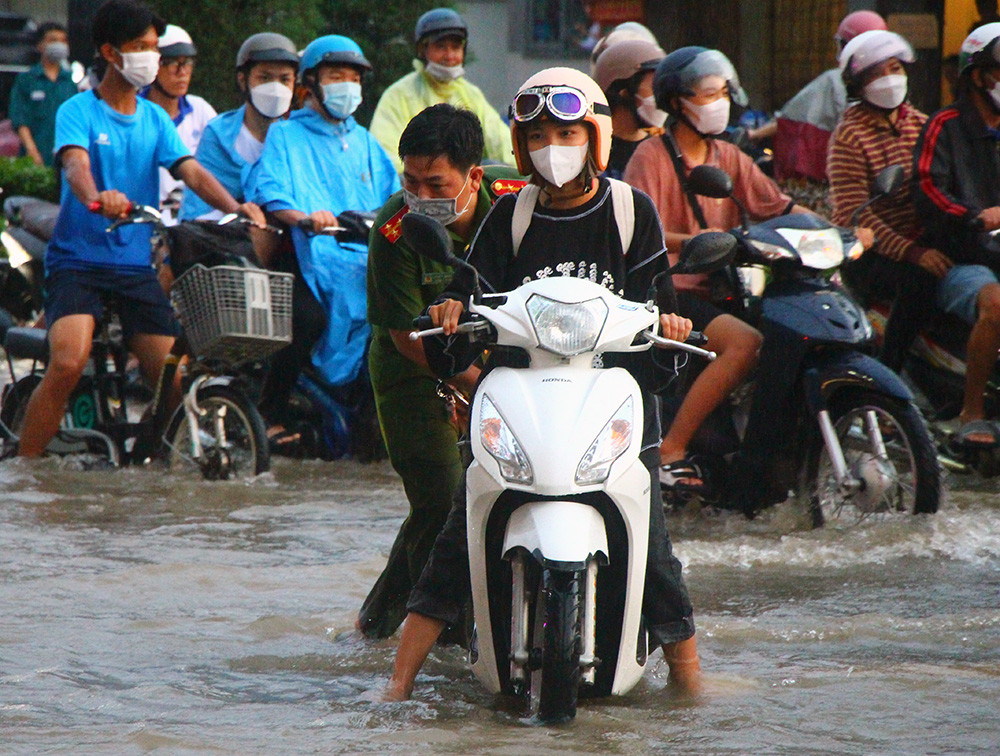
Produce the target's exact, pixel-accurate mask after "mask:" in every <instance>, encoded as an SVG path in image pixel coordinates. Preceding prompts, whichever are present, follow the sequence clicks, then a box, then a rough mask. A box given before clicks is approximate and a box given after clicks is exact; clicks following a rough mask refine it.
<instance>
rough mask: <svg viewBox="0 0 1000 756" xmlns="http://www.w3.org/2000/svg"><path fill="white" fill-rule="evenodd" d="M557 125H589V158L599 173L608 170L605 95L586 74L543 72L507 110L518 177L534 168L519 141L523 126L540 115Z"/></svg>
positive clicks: (523, 87)
mask: <svg viewBox="0 0 1000 756" xmlns="http://www.w3.org/2000/svg"><path fill="white" fill-rule="evenodd" d="M542 114H546V115H548V116H549V117H550V118H554V119H556V120H560V121H567V122H576V121H584V122H585V123H588V124H590V127H591V128H590V155H591V157H592V158H593V160H594V165H595V166H596V168H597V171H598V172H601V171H603V170H604V169H605V168H607V167H608V156H609V155H610V154H611V108H610V107H608V100H607V98H606V97H605V96H604V92H602V91H601V88H600V87H599V86H598V85H597V82H596V81H594V80H593V79H591V78H590V77H589V76H587V74H585V73H583V72H581V71H577V70H576V69H575V68H561V67H557V68H546V69H545V70H544V71H539V72H538V73H536V74H535V75H534V76H532V77H530V78H529V79H528V80H527V81H526V82H524V84H522V85H521V86H520V87H518V90H517V94H516V95H514V101H513V102H512V103H511V106H510V133H511V137H512V141H513V142H514V159H515V160H516V162H517V170H518V172H519V173H521V175H523V176H527V175H528V174H530V173H534V170H535V169H534V166H533V165H532V163H531V158H530V157H529V156H528V152H527V149H526V148H525V145H524V144H523V140H522V139H521V136H522V135H521V126H522V124H525V123H529V122H530V121H533V120H534V119H536V118H538V117H539V116H540V115H542Z"/></svg>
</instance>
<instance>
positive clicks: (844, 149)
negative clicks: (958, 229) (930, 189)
mask: <svg viewBox="0 0 1000 756" xmlns="http://www.w3.org/2000/svg"><path fill="white" fill-rule="evenodd" d="M926 120H927V116H926V115H924V114H923V113H921V112H920V111H919V110H917V109H916V108H914V107H912V106H911V105H909V104H908V103H903V104H902V105H900V106H899V110H898V115H897V118H896V122H895V123H892V122H891V121H890V120H889V119H888V118H886V116H885V115H884V113H883V112H882V111H879V110H876V109H875V108H872V107H869V106H868V105H866V104H864V103H859V104H857V105H854V106H853V107H851V108H848V109H847V111H845V112H844V115H843V116H842V117H841V119H840V123H838V124H837V128H836V129H834V132H833V136H832V137H831V139H830V149H829V154H828V157H827V175H828V177H829V179H830V202H831V204H832V205H833V218H832V220H833V222H834V223H836V224H837V225H840V226H847V225H850V223H851V215H852V214H853V213H854V211H855V210H857V209H858V208H859V207H860V206H861V205H862V204H864V203H865V202H866V201H867V200H868V198H869V196H870V194H871V190H872V186H873V185H874V182H875V177H876V176H877V175H878V174H879V172H881V171H882V170H883V169H885V168H888V167H889V166H892V165H901V166H903V168H904V169H905V171H906V178H907V181H906V182H904V184H903V186H902V187H901V188H900V189H899V191H897V192H896V193H895V194H894V195H892V196H891V197H886V198H885V199H881V200H879V201H878V202H876V203H875V204H873V205H872V206H870V207H869V208H867V209H866V210H864V211H863V212H862V213H861V216H860V218H859V220H858V225H861V226H867V227H868V228H870V229H872V230H873V231H874V232H875V236H876V237H877V238H878V246H877V247H876V249H877V251H878V252H879V253H880V254H882V255H885V256H886V257H888V258H890V259H892V260H897V261H902V260H905V261H906V262H911V263H914V264H916V262H917V261H918V260H919V259H920V256H921V255H922V254H923V253H924V252H925V251H926V248H925V247H922V246H920V245H919V244H917V239H918V238H919V237H920V235H921V233H922V229H921V227H920V222H919V220H918V219H917V212H916V210H915V208H914V206H913V198H912V195H911V192H910V181H909V179H910V176H911V170H912V165H913V149H914V147H915V146H916V144H917V139H918V138H919V136H920V130H921V128H922V127H923V125H924V122H925V121H926Z"/></svg>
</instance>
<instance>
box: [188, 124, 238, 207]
mask: <svg viewBox="0 0 1000 756" xmlns="http://www.w3.org/2000/svg"><path fill="white" fill-rule="evenodd" d="M245 112H246V105H243V106H241V107H239V108H236V110H229V111H227V112H225V113H222V114H221V115H217V116H216V117H215V118H213V119H212V120H211V121H209V122H208V126H206V127H205V132H204V133H203V134H202V135H201V141H200V142H198V149H197V150H196V151H195V153H194V156H195V158H197V160H198V162H199V163H201V165H202V166H203V167H204V168H205V169H206V170H207V171H208V172H209V173H211V174H212V175H213V176H215V178H217V179H218V180H219V183H220V184H222V185H223V186H224V187H226V191H227V192H229V193H230V194H231V195H233V197H235V198H236V201H237V202H242V201H243V172H244V170H245V169H246V167H247V162H246V161H245V160H244V159H243V158H242V157H241V156H240V153H239V152H237V151H236V138H237V137H238V136H239V135H240V130H241V129H242V128H243V116H244V113H245ZM214 209H215V208H213V207H212V206H211V205H209V204H208V203H207V202H205V200H203V199H202V198H201V197H199V196H198V195H197V194H195V193H194V192H193V191H191V189H190V188H185V189H184V200H183V201H182V202H181V212H180V216H179V217H180V219H181V220H194V219H196V218H200V217H201V216H203V215H206V214H207V213H210V212H212V210H214Z"/></svg>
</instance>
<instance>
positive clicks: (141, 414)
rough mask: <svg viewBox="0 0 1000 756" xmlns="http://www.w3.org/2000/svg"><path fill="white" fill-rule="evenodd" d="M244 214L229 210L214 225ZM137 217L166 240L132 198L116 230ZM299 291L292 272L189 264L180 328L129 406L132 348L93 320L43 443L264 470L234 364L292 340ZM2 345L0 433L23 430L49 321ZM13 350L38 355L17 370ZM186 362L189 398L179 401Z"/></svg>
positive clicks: (204, 469) (181, 285)
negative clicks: (63, 406)
mask: <svg viewBox="0 0 1000 756" xmlns="http://www.w3.org/2000/svg"><path fill="white" fill-rule="evenodd" d="M245 222H247V221H246V220H245V219H240V218H238V217H237V216H235V215H233V216H226V217H225V218H223V219H222V220H220V221H219V223H218V225H219V226H228V225H229V224H233V223H245ZM129 223H151V224H153V225H154V227H155V233H156V236H158V237H159V238H160V239H162V240H164V242H167V239H168V234H167V232H166V229H165V227H164V226H163V224H162V222H161V219H160V213H159V211H157V210H156V209H154V208H152V207H135V208H133V210H132V211H131V212H130V213H129V215H128V217H126V218H124V219H121V220H118V221H115V222H114V223H112V224H111V226H110V227H109V231H113V230H115V229H117V228H119V227H120V226H122V225H125V224H129ZM174 228H176V227H174ZM271 230H276V229H273V228H272V229H271ZM291 292H292V276H291V275H289V274H285V273H274V272H270V271H266V270H263V269H260V268H257V267H255V266H253V265H250V264H241V265H214V266H211V267H206V266H205V265H203V264H200V263H194V264H192V265H190V266H189V267H188V268H187V269H186V270H184V271H183V272H182V273H181V274H180V275H178V277H177V279H176V280H175V281H174V284H173V287H172V289H171V299H172V300H173V302H174V306H175V309H176V311H177V314H178V319H179V320H180V322H181V325H182V335H181V336H180V337H178V339H177V341H176V342H175V343H174V347H173V349H172V350H171V353H170V355H168V357H167V360H166V363H165V364H164V367H163V370H162V372H161V374H160V377H159V380H158V383H157V387H156V389H155V391H154V393H153V397H152V401H151V402H149V404H148V406H146V407H145V408H140V407H136V406H130V405H135V404H137V403H139V404H141V402H136V401H134V400H130V398H129V393H130V391H129V385H130V384H129V380H128V376H127V372H126V371H127V364H128V351H127V349H126V347H125V345H124V343H123V342H122V339H121V332H120V328H118V327H117V325H116V322H115V321H114V319H113V318H112V317H110V316H106V317H105V318H103V319H102V322H101V323H99V324H98V327H97V328H96V329H95V336H94V339H93V344H92V348H91V356H90V362H89V366H88V369H87V370H86V371H85V373H84V375H83V377H82V378H81V379H80V382H79V384H78V385H77V387H76V389H74V391H73V393H72V395H71V397H70V402H69V405H68V407H67V413H66V418H65V420H64V422H63V424H62V427H61V428H60V430H59V432H58V433H57V435H56V437H55V439H53V442H52V443H51V444H50V445H49V448H48V449H47V451H48V452H50V453H54V454H59V455H65V454H78V453H86V454H94V455H97V456H99V457H101V458H105V459H107V461H108V462H109V463H110V464H112V465H114V466H121V465H132V464H150V463H152V462H153V461H155V460H162V461H164V462H166V464H167V465H168V467H170V468H171V469H175V470H185V469H196V470H198V471H199V472H200V473H201V475H202V476H203V477H205V478H207V479H213V480H214V479H230V478H242V477H248V476H253V475H259V474H260V473H263V472H266V471H267V470H268V469H270V454H269V450H268V444H267V433H266V427H265V424H264V420H263V418H262V417H261V416H260V413H259V411H258V410H257V408H256V406H255V405H254V403H253V402H252V401H251V400H250V399H249V398H248V396H247V390H246V389H247V386H246V384H245V381H244V379H243V378H242V377H241V373H240V371H239V370H238V368H239V367H240V366H242V365H246V364H248V363H252V362H256V361H259V360H261V359H263V358H264V357H266V356H267V355H269V354H271V353H273V352H275V351H277V350H278V349H280V348H281V347H283V346H284V345H286V344H288V343H289V342H290V341H291ZM4 347H5V350H6V353H7V363H8V368H9V371H10V376H11V382H10V383H9V384H8V386H7V387H6V388H5V390H4V392H3V395H2V396H0V433H3V434H4V435H5V436H7V437H8V438H10V439H14V440H16V432H17V430H18V427H19V425H20V423H21V421H22V419H23V414H24V408H25V406H26V404H27V399H28V397H30V395H31V392H32V391H33V390H34V388H35V386H37V385H38V383H39V382H40V381H41V375H42V372H43V371H44V367H43V366H44V363H45V361H46V359H47V351H48V350H47V342H46V331H45V330H44V329H41V328H11V329H10V330H8V332H7V334H6V336H5V340H4ZM15 359H28V360H31V367H30V369H29V371H28V373H27V374H26V375H23V376H21V377H18V376H17V374H16V370H15V366H14V360H15ZM178 370H180V372H181V389H182V396H183V400H182V401H181V403H180V405H179V406H177V407H176V408H172V407H171V406H170V405H171V401H170V398H171V387H172V386H173V385H174V382H175V379H176V374H177V371H178ZM137 415H138V417H137Z"/></svg>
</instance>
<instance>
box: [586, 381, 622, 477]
mask: <svg viewBox="0 0 1000 756" xmlns="http://www.w3.org/2000/svg"><path fill="white" fill-rule="evenodd" d="M632 418H633V412H632V397H631V396H630V397H629V398H628V399H626V400H625V401H624V402H622V406H621V407H619V408H618V409H617V411H616V412H615V414H614V415H612V416H611V419H610V420H608V422H607V424H606V425H605V426H604V427H603V428H602V429H601V432H600V433H598V434H597V438H595V439H594V443H592V444H591V445H590V448H589V449H587V453H586V454H584V455H583V459H581V460H580V464H579V465H577V468H576V483H577V485H580V486H591V485H594V484H595V483H603V482H604V481H606V480H607V479H608V475H609V474H610V473H611V464H612V463H613V462H614V461H615V460H616V459H618V458H619V457H620V456H621V455H622V454H624V453H625V450H626V449H628V447H629V444H630V443H631V442H632Z"/></svg>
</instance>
